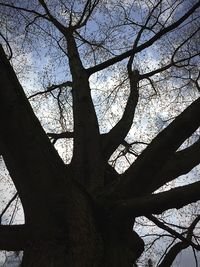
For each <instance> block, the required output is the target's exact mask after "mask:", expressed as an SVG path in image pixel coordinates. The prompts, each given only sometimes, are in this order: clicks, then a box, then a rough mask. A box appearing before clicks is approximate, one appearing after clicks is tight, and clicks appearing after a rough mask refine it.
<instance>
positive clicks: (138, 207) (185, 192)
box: [112, 182, 200, 219]
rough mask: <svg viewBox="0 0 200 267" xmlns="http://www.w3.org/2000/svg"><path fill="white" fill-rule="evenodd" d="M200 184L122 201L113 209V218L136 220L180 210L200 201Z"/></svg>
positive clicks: (196, 183)
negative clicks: (149, 215)
mask: <svg viewBox="0 0 200 267" xmlns="http://www.w3.org/2000/svg"><path fill="white" fill-rule="evenodd" d="M199 192H200V182H195V183H192V184H189V185H185V186H180V187H177V188H174V189H171V190H169V191H165V192H162V193H158V194H153V195H148V196H144V197H139V198H134V199H130V200H121V201H120V202H119V204H118V205H117V206H116V207H115V208H114V209H113V211H112V217H113V218H114V219H117V218H127V219H128V218H134V217H137V216H143V215H144V216H145V215H147V216H148V214H160V213H162V212H164V211H165V210H168V209H173V208H176V209H180V208H182V207H183V206H185V205H187V204H189V203H192V202H196V201H198V200H199V199H200V195H199Z"/></svg>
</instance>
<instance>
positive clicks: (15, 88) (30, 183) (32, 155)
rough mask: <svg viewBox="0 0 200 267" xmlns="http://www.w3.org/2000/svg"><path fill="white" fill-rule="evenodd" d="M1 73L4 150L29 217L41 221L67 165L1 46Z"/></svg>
mask: <svg viewBox="0 0 200 267" xmlns="http://www.w3.org/2000/svg"><path fill="white" fill-rule="evenodd" d="M0 75H1V79H0V121H1V131H0V146H1V153H2V156H3V158H4V161H5V163H6V166H7V168H8V170H9V173H10V175H11V178H12V179H13V182H14V183H15V186H16V188H17V191H18V192H19V196H20V198H21V200H22V204H23V207H24V210H25V216H26V219H27V218H28V220H29V219H30V221H31V222H34V220H35V221H36V222H37V223H38V220H40V218H39V217H40V216H41V219H42V217H43V218H44V217H45V214H46V215H47V213H48V212H50V211H49V208H48V209H47V207H49V206H50V203H51V202H53V194H54V193H55V192H56V190H61V191H63V189H62V188H63V184H62V185H61V183H63V181H64V180H66V174H65V165H64V163H63V161H62V160H61V159H60V157H59V155H58V153H57V152H56V150H55V149H54V147H53V146H52V144H51V142H50V141H49V138H48V137H47V135H46V134H45V132H44V130H43V129H42V127H41V125H40V123H39V121H38V119H37V118H36V116H35V114H34V113H33V110H32V108H31V106H30V104H29V103H28V100H27V98H26V96H25V94H24V92H23V89H22V87H21V85H20V83H19V81H18V79H17V77H16V75H15V73H14V70H13V68H12V67H11V65H10V63H9V61H8V59H7V58H6V55H5V53H4V51H3V48H2V47H1V46H0ZM58 169H60V172H58ZM58 177H60V178H58ZM58 181H60V182H59V183H58ZM59 187H60V188H59ZM58 188H59V189H58ZM49 198H51V200H50V199H49ZM54 202H55V201H54ZM40 212H41V213H42V214H40ZM38 214H40V216H38ZM29 215H30V217H29Z"/></svg>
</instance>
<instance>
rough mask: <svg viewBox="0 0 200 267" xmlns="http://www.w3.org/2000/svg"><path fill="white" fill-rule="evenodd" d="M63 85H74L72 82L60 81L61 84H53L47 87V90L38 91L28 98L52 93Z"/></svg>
mask: <svg viewBox="0 0 200 267" xmlns="http://www.w3.org/2000/svg"><path fill="white" fill-rule="evenodd" d="M63 87H72V82H70V81H67V82H64V83H60V84H53V85H51V86H49V87H47V90H45V91H43V92H37V93H35V94H33V95H31V96H29V97H28V99H31V98H34V97H36V96H38V95H43V94H48V93H50V92H52V91H54V90H56V89H62V88H63Z"/></svg>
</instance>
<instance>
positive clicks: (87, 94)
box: [66, 35, 103, 190]
mask: <svg viewBox="0 0 200 267" xmlns="http://www.w3.org/2000/svg"><path fill="white" fill-rule="evenodd" d="M66 40H67V48H68V55H69V65H70V71H71V74H72V80H73V81H72V97H73V116H74V150H73V159H72V165H73V166H74V173H75V177H76V179H78V180H79V181H80V182H81V183H82V184H84V185H85V186H86V187H87V188H89V189H90V190H93V189H94V188H95V187H97V186H99V185H100V184H101V185H102V184H103V179H102V177H103V170H102V165H101V161H102V155H101V140H100V133H99V125H98V121H97V116H96V112H95V109H94V105H93V101H92V97H91V90H90V85H89V80H88V79H89V78H88V75H87V72H86V70H85V69H84V67H83V65H82V62H81V59H80V55H79V51H78V48H77V45H76V42H75V39H74V36H73V35H68V36H66ZM94 155H95V157H94ZM80 174H81V175H80Z"/></svg>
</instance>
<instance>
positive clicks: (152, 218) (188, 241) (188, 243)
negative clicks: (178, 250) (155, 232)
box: [146, 215, 200, 250]
mask: <svg viewBox="0 0 200 267" xmlns="http://www.w3.org/2000/svg"><path fill="white" fill-rule="evenodd" d="M146 217H147V219H149V220H150V221H152V222H153V223H154V224H155V225H157V226H158V227H159V228H161V229H163V230H165V231H167V232H168V233H170V234H171V235H172V236H174V237H176V238H178V239H180V240H181V241H183V242H184V243H185V245H186V246H192V247H193V248H195V249H197V250H200V245H197V244H195V243H193V242H192V241H191V237H189V235H187V237H184V236H183V235H182V234H179V233H178V232H176V231H175V230H174V229H172V228H170V227H169V226H167V225H165V224H164V223H162V222H161V221H159V220H158V219H157V218H156V217H155V216H153V215H148V216H146ZM199 220H200V216H198V217H197V218H196V219H195V221H194V222H195V223H194V222H193V223H192V224H191V225H192V226H190V227H189V228H188V233H192V232H193V230H194V225H196V224H197V223H198V222H199Z"/></svg>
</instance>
